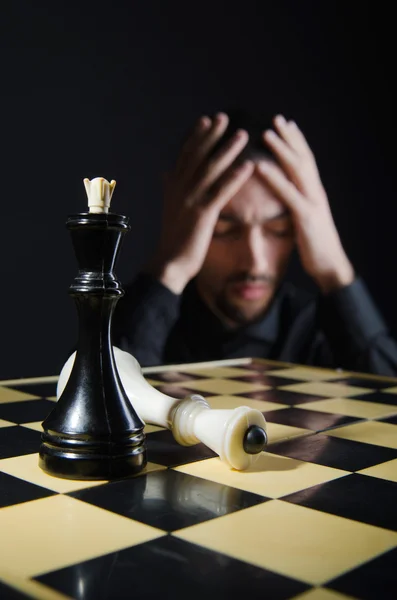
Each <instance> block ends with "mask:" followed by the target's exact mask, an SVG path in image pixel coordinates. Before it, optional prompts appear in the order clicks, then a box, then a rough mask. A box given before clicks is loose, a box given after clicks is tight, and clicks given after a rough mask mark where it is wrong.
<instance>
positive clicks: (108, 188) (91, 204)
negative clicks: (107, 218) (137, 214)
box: [83, 177, 116, 213]
mask: <svg viewBox="0 0 397 600" xmlns="http://www.w3.org/2000/svg"><path fill="white" fill-rule="evenodd" d="M83 182H84V186H85V191H86V192H87V196H88V210H89V212H90V213H108V212H109V206H110V201H111V199H112V195H113V191H114V188H115V187H116V182H115V180H114V179H112V181H111V182H110V183H109V181H107V180H106V179H104V178H103V177H95V179H91V181H90V180H89V179H84V180H83Z"/></svg>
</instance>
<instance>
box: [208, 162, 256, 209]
mask: <svg viewBox="0 0 397 600" xmlns="http://www.w3.org/2000/svg"><path fill="white" fill-rule="evenodd" d="M254 168H255V164H254V163H253V162H252V161H251V160H247V161H245V162H244V163H243V164H242V165H240V166H238V167H236V168H235V169H231V170H230V172H229V173H227V174H226V175H225V176H224V177H223V178H222V180H221V181H218V183H217V184H216V185H215V186H214V187H213V189H212V190H211V192H210V193H209V194H208V196H207V205H211V204H212V205H213V206H214V207H215V208H216V209H217V210H222V208H223V207H224V206H225V205H226V204H227V203H228V202H229V200H230V199H231V198H233V196H235V195H236V194H237V192H238V191H239V190H240V189H241V188H242V187H243V185H244V184H245V183H246V181H248V179H249V178H250V177H251V175H252V173H253V171H254Z"/></svg>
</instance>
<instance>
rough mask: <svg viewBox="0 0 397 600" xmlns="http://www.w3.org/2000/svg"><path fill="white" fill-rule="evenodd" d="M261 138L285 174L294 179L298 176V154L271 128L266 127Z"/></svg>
mask: <svg viewBox="0 0 397 600" xmlns="http://www.w3.org/2000/svg"><path fill="white" fill-rule="evenodd" d="M263 139H264V141H265V142H266V144H267V145H268V147H269V148H270V150H271V151H272V152H273V154H274V156H275V157H276V158H277V160H278V162H279V163H280V165H281V166H282V168H283V169H284V170H285V172H286V173H287V175H288V176H289V177H291V179H295V178H296V177H297V176H298V161H299V156H298V155H297V154H296V152H295V151H294V150H293V149H292V148H291V147H290V146H289V145H288V143H287V142H286V141H284V140H283V139H281V137H279V136H278V135H277V133H276V132H275V131H273V130H272V129H268V130H267V131H265V132H264V134H263Z"/></svg>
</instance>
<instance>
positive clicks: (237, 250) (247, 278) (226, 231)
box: [197, 174, 294, 326]
mask: <svg viewBox="0 0 397 600" xmlns="http://www.w3.org/2000/svg"><path fill="white" fill-rule="evenodd" d="M293 247H294V231H293V226H292V220H291V217H290V215H289V213H288V212H287V210H286V208H285V206H284V205H283V204H282V203H281V202H280V201H279V200H278V199H277V198H276V196H275V195H274V194H273V192H272V191H271V190H270V189H269V188H268V187H267V186H266V184H265V183H264V182H263V181H262V180H261V179H260V177H259V176H258V175H256V174H254V175H252V177H251V178H250V179H249V180H248V181H247V182H246V183H245V185H244V186H243V187H242V188H241V189H240V191H239V192H238V193H237V194H236V195H235V196H234V197H233V198H232V199H231V200H230V201H229V203H228V204H227V205H226V206H225V208H224V209H223V210H222V212H221V214H220V217H219V220H218V222H217V224H216V227H215V231H214V236H213V238H212V241H211V244H210V247H209V250H208V253H207V256H206V259H205V261H204V264H203V267H202V269H201V271H200V272H199V274H198V276H197V287H198V290H199V293H200V295H201V297H202V298H203V299H204V301H205V302H206V304H207V305H208V306H209V307H210V308H211V309H212V310H213V312H215V314H217V315H218V316H219V317H220V318H221V319H222V320H223V321H224V322H226V323H228V324H229V325H231V326H237V325H244V324H248V323H250V322H251V321H254V320H256V319H258V318H259V317H261V316H262V315H263V314H264V313H265V312H266V310H267V308H268V306H269V304H270V302H271V300H272V298H273V296H274V294H275V292H276V290H277V287H278V285H279V284H280V282H281V280H282V278H283V276H284V273H285V271H286V268H287V264H288V260H289V258H290V255H291V252H292V249H293Z"/></svg>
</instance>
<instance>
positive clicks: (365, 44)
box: [0, 0, 397, 379]
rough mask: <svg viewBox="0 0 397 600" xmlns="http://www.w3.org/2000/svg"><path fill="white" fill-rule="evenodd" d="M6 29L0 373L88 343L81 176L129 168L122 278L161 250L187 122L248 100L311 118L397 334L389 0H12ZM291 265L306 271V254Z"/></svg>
mask: <svg viewBox="0 0 397 600" xmlns="http://www.w3.org/2000/svg"><path fill="white" fill-rule="evenodd" d="M0 29H1V36H0V44H1V52H0V61H1V83H2V86H1V93H0V94H1V95H0V97H1V120H2V123H1V149H2V160H1V163H2V167H3V168H2V186H1V187H2V194H1V195H2V198H1V204H2V210H1V228H0V231H1V235H0V244H1V296H0V298H1V300H0V302H1V304H0V308H1V330H0V331H1V333H0V335H1V345H0V348H1V360H0V378H2V379H6V378H7V379H8V378H14V377H30V376H38V375H52V374H57V373H58V372H59V370H60V368H61V366H62V364H63V361H64V360H65V357H66V355H67V354H68V352H69V350H70V348H71V347H72V346H73V345H74V344H75V342H76V332H77V327H76V325H77V318H76V314H75V309H74V305H73V301H72V300H71V299H70V298H69V296H68V287H69V285H70V283H71V281H72V279H73V277H74V276H75V274H76V263H75V259H74V255H73V250H72V246H71V243H70V239H69V234H68V233H67V230H66V228H65V220H66V218H67V215H68V214H69V213H73V212H81V211H85V209H86V195H85V191H84V186H83V184H82V179H83V178H84V177H89V178H92V177H96V176H103V177H106V178H108V179H109V180H110V179H116V180H117V187H116V190H115V194H114V198H113V203H112V207H113V210H114V211H115V212H120V213H122V214H127V215H128V216H129V217H130V219H131V232H130V234H129V235H128V236H127V238H126V239H125V245H124V247H123V250H122V253H121V255H120V260H119V263H118V266H117V270H116V272H117V274H118V276H119V278H120V279H121V280H122V281H123V282H127V281H128V280H129V279H130V278H132V277H133V276H134V274H135V273H136V272H137V271H138V270H139V268H140V266H141V265H142V264H143V263H144V262H145V260H146V259H147V257H148V256H149V255H150V253H151V252H152V250H153V249H154V246H155V241H156V237H157V235H158V233H159V225H160V215H161V205H162V195H161V176H162V173H163V172H164V171H166V170H167V168H169V167H170V166H171V165H172V164H173V161H174V159H175V157H176V154H177V152H178V148H179V145H180V142H181V139H182V138H183V137H184V135H185V134H186V132H187V131H188V129H189V128H190V127H191V126H192V123H193V122H194V121H195V119H196V118H197V117H198V116H200V115H201V114H205V113H206V114H213V113H214V112H216V111H219V110H224V109H225V107H230V106H239V105H240V106H244V107H247V108H253V109H255V110H257V109H261V110H263V111H264V112H265V113H266V114H269V115H273V114H275V113H278V112H282V113H284V114H285V115H286V116H287V117H289V118H293V119H295V120H296V121H297V122H298V124H299V125H300V126H301V128H302V129H303V131H304V133H305V134H306V136H307V138H308V140H309V143H310V144H311V146H312V148H313V150H314V153H315V155H316V157H317V161H318V165H319V168H320V171H321V174H322V179H323V182H324V184H325V187H326V189H327V191H328V194H329V198H330V202H331V206H332V210H333V214H334V218H335V220H336V223H337V226H338V228H339V231H340V235H341V237H342V241H343V243H344V246H345V248H346V250H347V252H348V255H349V256H350V258H351V260H352V262H353V264H354V266H355V268H356V270H357V271H358V272H359V273H360V274H361V275H362V277H363V278H364V280H365V281H366V283H367V285H368V287H369V289H370V291H371V292H372V295H373V297H374V298H375V300H376V302H377V304H378V306H379V308H380V309H381V311H382V313H383V315H384V316H385V318H386V319H387V321H388V323H389V326H390V329H391V330H392V333H393V334H394V335H396V332H397V314H396V311H395V305H396V299H397V289H396V285H395V281H394V277H395V249H394V241H395V239H396V235H397V232H396V227H395V220H396V216H397V209H396V189H395V183H394V181H395V177H396V164H395V158H396V134H397V127H396V122H395V116H394V106H395V100H396V93H395V92H394V91H392V88H394V87H395V83H394V79H395V44H394V35H395V32H394V21H393V19H392V5H391V3H390V4H389V7H387V4H386V2H377V3H358V2H353V1H350V2H346V1H344V2H339V1H333V2H325V1H323V2H318V1H317V2H316V1H305V0H301V1H294V0H289V1H288V0H277V1H276V0H273V1H270V2H268V1H263V0H262V1H256V2H255V1H250V0H245V1H244V2H236V3H231V2H230V0H229V2H227V1H217V0H213V1H212V2H207V1H205V0H202V1H200V2H173V1H172V0H166V1H161V0H157V1H154V0H144V1H141V2H137V1H133V0H130V1H122V2H117V1H114V2H112V3H109V2H106V3H105V2H101V1H100V0H98V1H97V2H95V3H94V2H89V1H87V2H80V3H71V2H65V1H63V0H58V1H57V2H50V0H44V1H43V0H36V2H28V1H27V0H26V1H25V0H13V1H12V2H10V1H9V2H7V3H3V4H2V8H1V18H0ZM292 277H293V278H294V279H296V281H297V282H298V283H301V284H302V285H308V286H310V282H308V281H307V280H306V279H305V277H304V276H303V275H302V273H301V271H300V269H299V266H298V265H297V264H294V266H293V269H292Z"/></svg>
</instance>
